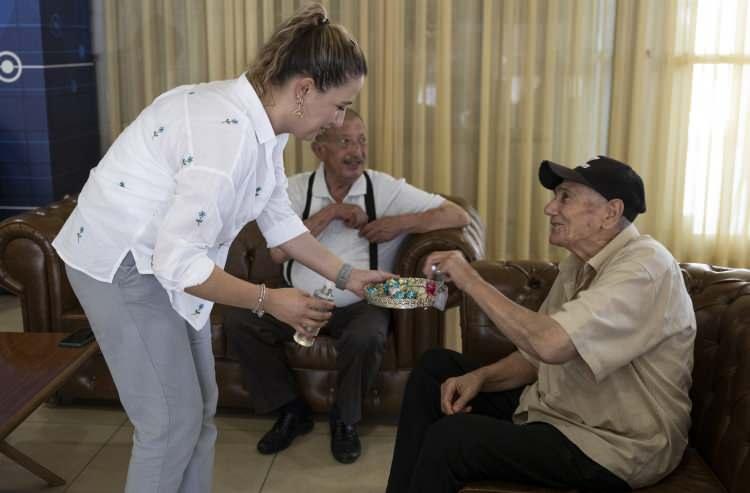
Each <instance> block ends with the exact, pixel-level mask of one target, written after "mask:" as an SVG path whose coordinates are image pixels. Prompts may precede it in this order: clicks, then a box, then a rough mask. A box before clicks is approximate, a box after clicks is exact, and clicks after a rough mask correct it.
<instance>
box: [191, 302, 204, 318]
mask: <svg viewBox="0 0 750 493" xmlns="http://www.w3.org/2000/svg"><path fill="white" fill-rule="evenodd" d="M202 310H203V303H201V304H199V305H198V307H197V308H196V309H195V311H194V312H193V315H194V316H196V317H197V316H198V315H200V314H201V311H202Z"/></svg>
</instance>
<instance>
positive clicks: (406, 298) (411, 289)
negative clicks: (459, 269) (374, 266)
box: [365, 277, 444, 310]
mask: <svg viewBox="0 0 750 493" xmlns="http://www.w3.org/2000/svg"><path fill="white" fill-rule="evenodd" d="M443 288H444V286H443V283H442V282H440V281H433V280H431V279H424V278H421V277H401V278H399V279H388V280H387V281H385V282H382V283H377V284H368V285H367V286H365V299H367V302H368V303H370V304H372V305H377V306H382V307H383V308H396V309H401V310H405V309H411V308H428V307H431V306H432V305H433V303H434V302H435V296H436V295H437V294H438V292H440V290H441V289H443Z"/></svg>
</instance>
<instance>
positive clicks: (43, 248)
mask: <svg viewBox="0 0 750 493" xmlns="http://www.w3.org/2000/svg"><path fill="white" fill-rule="evenodd" d="M451 200H453V201H454V202H457V203H459V204H460V205H462V206H463V207H464V208H465V209H466V210H467V211H468V212H469V213H470V216H471V223H470V224H469V225H468V226H466V227H465V228H462V229H448V230H441V231H433V232H431V233H426V234H418V235H412V236H410V237H409V238H407V240H406V241H405V242H404V244H403V246H402V248H401V251H400V253H399V255H398V257H397V259H398V260H397V265H396V268H395V271H396V273H398V274H401V275H414V274H416V273H418V272H419V271H420V270H421V264H422V262H423V261H424V258H425V257H426V255H427V254H428V253H430V252H432V251H434V250H449V249H459V250H461V251H463V252H464V254H466V256H467V257H469V258H471V259H472V260H473V259H479V258H481V257H482V255H483V249H484V235H485V231H484V227H483V226H482V223H481V220H480V219H479V216H478V214H477V213H476V211H475V210H474V209H472V208H471V207H469V206H468V205H467V204H466V203H465V202H464V201H462V200H460V199H456V198H451ZM74 206H75V198H74V197H66V198H64V199H63V200H61V201H59V202H55V203H53V204H50V205H49V206H47V207H43V208H39V209H36V210H33V211H30V212H27V213H24V214H21V215H19V216H15V217H12V218H9V219H6V220H5V221H3V222H2V223H0V286H2V287H3V288H5V289H7V290H8V291H10V292H12V293H14V294H16V295H18V296H19V297H20V301H21V309H22V313H23V325H24V330H25V331H33V332H47V331H71V330H74V329H76V328H79V327H85V326H86V325H87V320H86V316H85V315H84V313H83V311H82V309H81V307H80V305H79V304H78V301H77V299H76V297H75V295H74V294H73V291H72V290H71V288H70V285H69V284H68V280H67V277H66V274H65V270H64V268H63V264H62V262H61V260H60V259H59V257H58V256H57V255H56V253H55V251H54V249H53V248H52V246H51V244H50V242H51V241H52V240H53V239H54V237H55V235H56V234H57V232H58V231H59V230H60V227H61V226H62V224H63V223H64V221H65V219H66V218H67V217H68V215H69V214H70V212H71V211H72V210H73V207H74ZM226 270H227V271H229V272H231V273H232V274H235V275H238V276H240V277H242V278H246V279H250V280H251V281H253V282H260V281H262V282H265V283H266V284H267V285H268V286H269V287H278V286H279V285H281V279H282V278H281V267H280V266H278V265H275V264H273V263H272V262H271V260H270V257H269V255H268V248H267V247H266V243H265V240H264V239H263V237H262V236H261V235H260V233H259V231H258V228H257V226H256V225H255V223H250V224H248V225H247V226H246V227H245V228H244V229H243V230H242V232H241V233H240V234H239V236H238V237H237V239H236V240H235V242H234V243H233V244H232V246H231V248H230V253H229V258H228V261H227V266H226ZM459 302H460V296H459V295H458V294H457V293H456V294H454V295H453V296H452V297H451V298H449V302H448V305H449V306H457V305H458V303H459ZM221 313H222V307H221V306H217V307H216V308H215V309H214V311H213V313H212V314H211V315H212V316H211V318H212V325H213V326H212V339H213V349H214V354H215V356H216V378H217V381H218V384H219V405H220V406H224V407H246V406H247V392H246V391H245V389H244V388H243V386H242V381H241V380H242V379H241V376H240V369H239V363H238V362H237V360H236V358H235V356H234V355H233V354H232V352H231V351H230V350H229V349H228V347H227V342H226V337H225V335H224V331H223V330H222V315H221ZM444 328H445V319H444V314H443V313H442V312H439V311H437V310H435V309H429V310H415V311H404V312H394V313H393V320H392V323H391V331H390V335H389V340H388V343H387V346H386V353H385V357H384V359H383V365H382V369H381V371H380V373H379V375H378V379H377V382H376V384H375V386H374V388H373V390H372V391H371V393H370V395H368V396H367V398H366V403H365V412H366V413H383V414H393V415H395V414H397V413H398V409H399V407H400V402H401V395H402V393H403V388H404V385H405V383H406V379H407V377H408V374H409V370H410V368H411V367H412V366H413V364H414V362H415V360H416V359H417V358H418V356H419V355H420V354H421V353H422V352H424V351H425V350H427V349H429V348H432V347H436V346H440V345H442V344H443V335H444V330H443V329H444ZM287 351H288V355H289V359H290V364H291V365H292V367H293V368H295V371H296V373H297V375H298V378H299V381H300V388H302V389H304V391H305V392H306V398H307V400H308V402H309V403H310V404H311V406H312V407H313V409H315V410H316V411H324V410H327V409H328V407H329V406H330V404H331V403H332V402H333V397H334V396H333V392H334V387H335V381H336V378H335V356H336V351H335V349H334V345H333V344H332V343H331V339H330V338H327V337H325V336H321V337H319V338H318V340H317V341H316V343H315V344H314V345H313V346H312V347H311V348H302V347H300V346H297V345H296V344H294V343H290V344H289V345H288V347H287ZM58 398H59V399H61V400H62V401H63V402H67V401H71V400H73V399H83V400H114V399H117V393H116V389H115V387H114V385H113V383H112V379H111V376H110V375H109V371H108V370H107V368H106V366H105V364H104V360H103V358H102V357H101V355H98V356H97V357H95V358H93V359H92V360H91V361H90V362H89V363H88V364H87V365H85V366H84V367H83V368H82V369H81V370H80V371H79V372H78V373H77V374H76V375H75V377H74V378H72V379H71V381H70V382H69V383H68V384H67V385H66V386H65V387H64V388H63V389H62V390H61V391H60V393H59V394H58Z"/></svg>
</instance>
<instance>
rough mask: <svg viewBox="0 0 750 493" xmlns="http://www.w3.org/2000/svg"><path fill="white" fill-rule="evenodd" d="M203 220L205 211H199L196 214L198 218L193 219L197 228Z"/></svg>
mask: <svg viewBox="0 0 750 493" xmlns="http://www.w3.org/2000/svg"><path fill="white" fill-rule="evenodd" d="M205 220H206V211H200V212H199V213H198V217H197V218H196V219H195V222H197V223H198V226H200V225H201V223H203V221H205Z"/></svg>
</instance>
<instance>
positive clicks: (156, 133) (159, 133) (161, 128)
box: [152, 127, 164, 139]
mask: <svg viewBox="0 0 750 493" xmlns="http://www.w3.org/2000/svg"><path fill="white" fill-rule="evenodd" d="M163 133H164V127H159V128H158V129H156V130H154V133H153V135H152V137H153V138H154V139H155V138H157V137H158V136H160V135H161V134H163Z"/></svg>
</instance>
